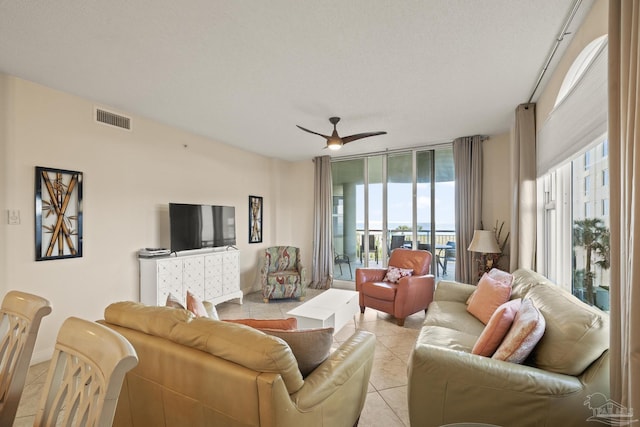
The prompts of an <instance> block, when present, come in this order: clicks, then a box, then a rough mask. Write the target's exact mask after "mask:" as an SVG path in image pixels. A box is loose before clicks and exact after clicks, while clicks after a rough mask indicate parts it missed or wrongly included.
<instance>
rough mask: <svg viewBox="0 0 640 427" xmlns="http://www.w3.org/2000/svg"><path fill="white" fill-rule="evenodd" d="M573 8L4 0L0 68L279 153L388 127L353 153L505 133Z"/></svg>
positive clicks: (299, 152)
mask: <svg viewBox="0 0 640 427" xmlns="http://www.w3.org/2000/svg"><path fill="white" fill-rule="evenodd" d="M572 4H573V0H535V1H534V0H529V1H525V0H515V1H514V0H485V1H477V0H438V1H436V0H419V1H417V0H414V1H407V0H404V1H392V0H385V1H382V0H356V1H344V0H342V1H310V0H268V1H257V0H256V1H237V0H226V1H221V0H201V1H194V0H187V1H180V2H176V1H174V0H136V1H124V0H109V1H103V2H95V1H86V0H58V1H55V2H54V1H50V2H43V1H34V0H31V1H26V0H25V1H15V0H0V72H4V73H6V74H10V75H14V76H18V77H21V78H24V79H26V80H30V81H34V82H37V83H40V84H43V85H46V86H49V87H52V88H55V89H59V90H62V91H65V92H69V93H72V94H75V95H79V96H82V97H84V98H88V99H91V100H93V101H95V102H96V103H97V104H99V105H102V106H106V107H110V108H112V109H116V110H117V111H119V112H122V113H124V114H137V115H141V116H145V117H148V118H151V119H154V120H157V121H159V122H162V123H166V124H168V125H171V126H175V127H178V128H181V129H185V130H188V131H191V132H194V133H196V134H199V135H204V136H206V137H209V138H211V139H213V140H215V141H218V142H222V143H226V144H230V145H233V146H237V147H240V148H243V149H246V150H250V151H253V152H256V153H260V154H263V155H266V156H271V157H277V158H282V159H287V160H301V159H309V158H312V157H314V156H318V155H323V154H327V153H329V151H328V150H324V149H323V147H324V145H325V141H324V140H323V139H322V138H320V137H318V136H315V135H311V134H307V133H304V132H302V131H300V130H299V129H297V128H296V126H295V125H301V126H303V127H306V128H308V129H312V130H315V131H317V132H320V133H324V134H329V133H330V132H331V129H332V127H331V124H330V123H329V122H328V120H327V119H328V118H329V117H330V116H334V115H337V116H340V117H342V121H341V122H340V124H339V125H338V131H339V133H340V134H341V135H343V136H346V135H350V134H353V133H360V132H369V131H382V130H384V131H387V132H388V135H383V136H376V137H372V138H367V139H363V140H360V141H356V142H353V143H351V144H349V145H347V146H345V147H343V149H342V150H340V151H339V152H336V153H333V152H331V153H329V154H332V155H351V154H359V153H364V152H375V151H382V150H386V149H396V148H402V147H412V146H419V145H428V144H437V143H440V142H445V141H450V140H452V139H453V138H456V137H459V136H466V135H474V134H486V135H495V134H499V133H503V132H507V131H508V129H509V127H510V125H511V122H512V117H513V111H514V109H515V107H516V106H517V105H518V104H520V103H523V102H527V101H528V100H529V97H530V95H531V92H532V90H533V87H534V85H535V83H536V80H537V78H538V76H539V74H540V71H541V69H542V67H543V65H544V62H545V60H546V58H547V56H548V54H549V52H550V50H551V48H552V47H553V45H554V43H555V39H556V37H557V36H558V32H559V31H560V30H561V28H562V25H563V23H564V21H565V19H566V17H567V15H568V14H569V12H570V10H571V7H572ZM586 4H588V5H590V4H591V3H590V2H586ZM587 7H588V6H586V5H583V6H582V7H581V10H580V14H579V15H580V16H581V15H582V14H583V13H584V12H586V10H584V9H587ZM580 16H578V17H577V18H576V19H575V20H574V25H573V26H574V27H575V26H576V25H577V24H578V23H579V22H580V20H581V17H580ZM563 44H565V43H563ZM552 65H553V64H552Z"/></svg>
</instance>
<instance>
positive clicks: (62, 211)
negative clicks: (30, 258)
mask: <svg viewBox="0 0 640 427" xmlns="http://www.w3.org/2000/svg"><path fill="white" fill-rule="evenodd" d="M35 203H36V230H35V231H36V233H35V234H36V261H45V260H50V259H62V258H76V257H81V256H82V172H76V171H70V170H63V169H52V168H44V167H40V166H36V176H35Z"/></svg>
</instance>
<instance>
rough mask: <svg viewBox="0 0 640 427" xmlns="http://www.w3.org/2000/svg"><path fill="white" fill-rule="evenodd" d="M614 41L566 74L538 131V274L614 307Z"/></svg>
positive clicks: (587, 53) (595, 47)
mask: <svg viewBox="0 0 640 427" xmlns="http://www.w3.org/2000/svg"><path fill="white" fill-rule="evenodd" d="M607 45H608V43H607V36H606V35H604V36H602V37H599V38H598V39H596V40H593V41H592V42H591V43H590V44H589V45H587V46H586V47H585V48H584V49H583V51H582V52H581V53H580V54H579V55H578V56H577V57H576V59H575V61H574V63H573V64H572V65H571V67H570V68H569V71H568V72H567V74H566V75H565V78H564V81H563V83H562V86H561V88H560V90H559V92H558V96H557V98H556V104H555V106H554V109H553V110H552V111H551V113H550V114H549V116H548V117H547V118H546V119H545V122H544V124H543V125H542V126H541V128H540V129H539V130H538V132H537V150H538V151H537V160H536V168H537V172H538V174H539V175H538V186H537V188H538V203H537V205H538V224H539V227H538V246H537V249H538V254H539V255H540V256H538V257H537V266H536V268H537V270H538V271H540V272H541V273H543V274H545V275H546V276H547V277H549V278H550V279H552V280H553V281H554V282H555V283H557V284H558V285H559V286H561V287H564V288H565V289H567V290H569V291H571V292H572V293H573V294H574V295H576V296H577V297H579V298H580V299H582V300H583V301H586V302H587V303H589V304H591V305H594V306H597V307H599V308H600V309H602V310H608V309H609V293H608V292H609V282H610V275H609V171H608V155H609V143H608V140H607V113H608V111H607V108H608V96H607V86H608V85H607V63H608V61H607V48H608V46H607Z"/></svg>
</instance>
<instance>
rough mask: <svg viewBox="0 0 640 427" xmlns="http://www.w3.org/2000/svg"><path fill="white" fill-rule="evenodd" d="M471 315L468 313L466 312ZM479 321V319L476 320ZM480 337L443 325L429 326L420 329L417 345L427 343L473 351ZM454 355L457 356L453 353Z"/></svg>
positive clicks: (468, 351)
mask: <svg viewBox="0 0 640 427" xmlns="http://www.w3.org/2000/svg"><path fill="white" fill-rule="evenodd" d="M466 315H467V316H469V317H473V316H470V315H468V314H466ZM474 320H475V319H474ZM476 321H477V320H476ZM477 339H478V336H477V335H474V334H470V333H467V332H465V331H456V330H453V329H449V328H444V327H442V326H428V327H426V328H422V329H421V330H420V334H419V335H418V339H417V340H416V346H419V345H427V346H433V347H442V348H446V349H447V350H456V351H463V352H465V353H471V349H472V348H473V345H474V344H475V342H476V340H477ZM452 357H455V356H454V355H452Z"/></svg>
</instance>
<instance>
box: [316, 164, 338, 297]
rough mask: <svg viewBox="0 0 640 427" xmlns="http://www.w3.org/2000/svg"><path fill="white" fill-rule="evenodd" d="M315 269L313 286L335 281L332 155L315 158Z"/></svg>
mask: <svg viewBox="0 0 640 427" xmlns="http://www.w3.org/2000/svg"><path fill="white" fill-rule="evenodd" d="M313 162H314V169H315V176H314V181H313V187H314V189H313V192H314V194H313V200H314V205H315V207H314V210H313V212H314V214H313V270H312V276H311V287H313V288H319V289H328V288H329V287H330V286H331V283H332V282H333V251H332V250H331V247H332V246H331V242H332V234H333V231H332V228H331V226H332V223H331V209H332V206H331V205H332V198H331V191H332V188H331V187H332V183H331V157H329V156H322V157H316V158H314V159H313Z"/></svg>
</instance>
